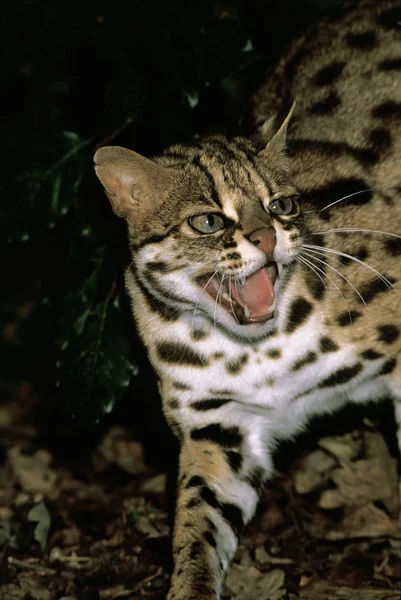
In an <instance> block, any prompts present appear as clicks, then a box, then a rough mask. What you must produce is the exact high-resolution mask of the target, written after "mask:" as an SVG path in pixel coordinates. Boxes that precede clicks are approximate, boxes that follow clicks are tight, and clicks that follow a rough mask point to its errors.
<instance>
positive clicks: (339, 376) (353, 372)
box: [319, 363, 363, 388]
mask: <svg viewBox="0 0 401 600" xmlns="http://www.w3.org/2000/svg"><path fill="white" fill-rule="evenodd" d="M362 368H363V366H362V364H361V363H355V365H352V366H351V367H342V368H341V369H338V371H335V372H334V373H332V374H331V375H329V376H328V377H326V379H323V381H321V382H320V383H319V387H320V388H325V387H334V386H336V385H343V384H344V383H348V381H351V379H353V378H354V377H356V376H357V375H358V373H360V372H361V371H362Z"/></svg>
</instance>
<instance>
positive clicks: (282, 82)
mask: <svg viewBox="0 0 401 600" xmlns="http://www.w3.org/2000/svg"><path fill="white" fill-rule="evenodd" d="M293 100H296V102H297V109H296V118H295V120H294V123H293V126H292V127H291V128H290V132H289V137H290V139H291V138H293V139H313V140H318V141H322V142H329V143H332V144H336V143H337V144H348V145H349V146H350V147H352V148H356V149H360V153H359V156H358V157H357V158H359V160H360V161H361V162H364V163H365V165H366V166H367V167H373V166H374V163H375V162H377V161H378V160H379V159H380V157H381V154H383V152H385V151H386V150H387V149H388V148H389V147H390V146H394V144H396V145H397V140H399V138H400V137H401V2H400V0H388V1H382V0H380V1H377V0H366V1H361V2H358V3H355V2H351V3H348V4H347V5H346V6H345V8H344V9H342V10H341V13H340V12H339V14H337V15H335V16H333V17H332V18H327V19H326V21H325V23H324V24H323V26H322V24H320V25H319V26H318V27H312V28H311V29H310V30H309V31H308V32H307V33H306V34H305V36H304V37H303V38H301V39H300V40H298V41H297V42H295V43H294V45H293V47H292V48H291V50H290V52H289V53H288V54H287V55H286V56H285V57H284V58H283V59H282V60H281V61H280V63H279V64H278V66H277V68H276V69H275V71H274V72H273V73H271V74H270V76H269V77H268V79H267V81H266V84H265V85H264V86H263V87H262V89H261V90H260V91H259V93H258V94H257V95H256V97H255V101H254V118H255V121H262V120H263V119H265V118H266V116H267V115H270V114H272V113H280V111H282V110H283V107H285V106H288V105H289V104H290V103H291V102H292V101H293ZM398 143H399V142H398ZM355 156H356V154H355Z"/></svg>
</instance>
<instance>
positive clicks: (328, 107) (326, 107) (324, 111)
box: [309, 92, 341, 115]
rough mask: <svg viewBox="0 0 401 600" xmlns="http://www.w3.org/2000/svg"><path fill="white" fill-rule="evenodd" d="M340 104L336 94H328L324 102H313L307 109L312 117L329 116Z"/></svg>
mask: <svg viewBox="0 0 401 600" xmlns="http://www.w3.org/2000/svg"><path fill="white" fill-rule="evenodd" d="M340 104H341V98H340V96H339V95H338V94H337V92H330V93H329V94H328V95H327V96H326V98H324V100H320V101H319V102H315V103H314V104H312V106H311V107H310V109H309V112H310V113H312V114H313V115H330V114H332V113H333V112H334V111H335V110H336V108H338V107H339V106H340Z"/></svg>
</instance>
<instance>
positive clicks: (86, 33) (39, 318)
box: [0, 0, 336, 427]
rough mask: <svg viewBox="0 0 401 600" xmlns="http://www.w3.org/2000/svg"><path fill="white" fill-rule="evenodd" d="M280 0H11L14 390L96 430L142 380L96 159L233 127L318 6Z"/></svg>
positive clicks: (0, 311) (5, 361)
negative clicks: (105, 150)
mask: <svg viewBox="0 0 401 600" xmlns="http://www.w3.org/2000/svg"><path fill="white" fill-rule="evenodd" d="M335 3H336V2H335V1H334V0H330V1H329V2H328V0H324V2H323V0H322V2H321V4H322V5H324V7H325V8H326V5H329V4H330V5H332V4H335ZM281 4H283V6H282V8H281V11H277V2H275V1H274V0H252V1H251V2H246V3H245V2H244V3H243V4H241V3H240V0H202V2H188V1H187V0H165V1H163V2H162V1H160V2H158V1H156V2H155V1H153V2H152V1H149V0H134V1H133V2H130V3H127V2H125V1H124V0H115V2H113V3H112V4H110V3H109V2H106V0H99V2H96V3H82V2H78V1H77V0H69V2H68V3H67V2H66V1H64V2H61V3H57V4H55V3H52V2H50V0H42V2H41V3H35V2H34V1H33V0H24V1H23V0H17V1H16V2H15V1H11V0H7V1H6V3H5V11H6V17H7V18H8V24H9V26H8V27H7V26H6V27H4V32H3V42H4V46H5V47H6V48H8V57H7V60H6V61H5V62H4V65H3V69H4V73H3V74H4V78H3V79H5V81H6V82H7V86H8V89H9V90H11V92H12V93H11V94H10V95H9V96H8V106H7V115H8V118H7V124H6V125H5V127H4V131H3V136H4V138H5V139H4V140H3V147H7V149H8V151H7V156H6V157H5V158H4V159H3V166H4V167H5V170H4V172H5V174H6V176H7V177H6V178H4V180H3V181H2V184H1V187H2V190H1V191H2V203H1V207H0V243H1V244H2V254H3V256H6V257H7V260H6V261H5V263H6V264H5V266H4V268H3V290H5V291H6V292H7V293H3V294H2V298H1V300H0V323H1V326H2V330H3V335H2V338H1V340H0V363H1V376H2V380H3V389H4V390H7V389H8V388H9V386H13V385H15V383H16V382H18V381H31V382H34V383H35V384H36V386H38V387H39V388H41V389H42V390H43V389H45V390H46V392H47V394H48V395H50V396H52V397H54V398H55V399H56V400H57V403H59V404H61V405H63V406H67V409H68V413H69V414H70V415H71V416H72V417H73V418H74V419H75V421H76V422H77V423H79V424H80V425H81V426H83V427H91V426H93V425H94V424H95V423H97V422H99V421H100V419H101V418H102V416H103V415H104V414H105V413H107V412H109V411H110V410H111V409H112V408H113V406H114V405H115V404H116V403H117V402H118V400H119V399H120V398H121V396H122V395H123V393H124V391H125V390H126V389H127V388H128V386H129V384H130V382H131V381H132V378H133V377H135V376H136V375H137V374H138V373H139V371H140V369H139V366H138V363H140V354H141V349H140V346H139V345H138V343H137V341H136V339H135V337H134V335H133V334H132V333H130V332H132V330H133V327H132V323H131V319H130V316H129V311H128V309H127V302H126V299H125V296H124V288H123V282H122V276H121V273H122V270H123V269H122V267H123V265H124V264H127V261H128V255H127V249H126V244H125V231H124V228H123V227H122V224H121V222H119V221H118V220H117V219H116V217H114V216H113V215H112V213H111V211H110V208H109V207H108V204H107V201H106V199H105V196H104V195H103V192H102V190H101V189H100V185H99V184H98V183H97V181H95V178H94V175H93V169H92V156H93V153H94V151H95V149H96V148H98V147H99V146H101V145H104V144H106V143H107V144H109V143H111V144H120V145H125V146H128V147H133V148H135V150H137V151H139V152H142V153H145V154H152V153H155V152H157V151H159V150H160V149H161V148H162V147H164V146H166V145H167V144H171V143H173V142H176V141H179V140H187V139H190V138H191V137H192V136H194V135H198V134H202V133H204V132H205V131H212V130H214V129H219V130H220V131H225V132H230V131H231V130H233V129H235V126H236V123H237V121H238V118H239V116H240V113H241V110H242V107H243V102H244V99H245V98H246V97H247V96H248V95H249V94H250V92H251V91H252V89H253V88H254V87H255V85H256V84H257V83H258V81H259V80H260V77H261V74H262V73H263V71H264V69H265V68H266V66H267V65H268V62H269V61H268V60H266V58H265V59H264V60H261V55H263V54H265V55H269V54H271V56H272V57H275V56H276V55H277V53H278V46H279V45H280V46H283V45H284V43H285V41H288V39H289V38H290V37H291V36H292V35H293V33H294V30H295V28H296V27H295V24H297V23H298V24H299V23H300V22H301V23H302V24H305V23H306V22H307V21H308V19H309V20H311V19H312V18H313V17H314V16H315V15H316V14H317V12H319V2H318V0H314V1H313V2H312V1H310V2H306V3H305V7H306V9H304V8H302V10H301V9H300V8H299V7H297V3H296V2H295V1H292V2H291V1H290V0H288V2H287V4H288V5H289V6H291V7H292V16H290V17H289V15H288V13H287V10H286V7H285V4H286V3H285V2H284V3H281ZM298 4H299V3H298ZM262 9H263V10H262ZM270 9H271V12H269V10H270ZM260 14H263V15H264V17H263V18H262V19H261V20H260V23H259V15H260ZM266 15H267V16H266ZM284 23H285V24H286V26H284ZM280 27H281V29H280ZM262 28H264V31H265V32H266V33H265V34H263V35H264V36H265V37H263V35H262V33H261V32H262ZM278 30H280V31H281V32H282V34H281V35H280V44H278V42H274V44H273V45H271V44H270V41H269V40H271V39H273V40H275V39H276V38H277V31H278ZM269 31H270V32H273V31H274V32H275V35H272V36H269ZM250 37H251V38H252V39H250ZM263 40H264V41H263ZM255 44H256V45H257V47H258V53H259V54H257V53H256V51H255V50H254V46H255ZM269 44H270V45H269ZM135 389H137V386H135V385H133V390H134V392H135Z"/></svg>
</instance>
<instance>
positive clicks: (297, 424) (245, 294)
mask: <svg viewBox="0 0 401 600" xmlns="http://www.w3.org/2000/svg"><path fill="white" fill-rule="evenodd" d="M293 101H295V103H296V104H295V105H292V102H293ZM291 105H292V108H291V111H290V112H289V113H288V107H289V106H291ZM253 120H254V123H255V127H256V129H255V131H254V132H253V134H252V135H251V136H250V137H244V136H238V137H233V138H227V137H225V136H219V135H212V136H207V137H204V138H201V139H196V140H195V141H193V142H190V143H187V144H182V145H174V146H173V147H170V148H169V149H167V150H166V151H165V152H164V153H162V154H161V155H160V156H157V157H155V158H152V159H148V158H145V157H143V156H141V155H139V154H137V153H135V152H132V151H130V150H128V149H124V148H120V147H117V146H116V147H104V148H101V149H99V150H98V151H97V153H96V155H95V164H96V172H97V175H98V177H99V179H100V181H101V183H102V184H103V186H104V188H105V191H106V194H107V196H108V198H109V200H110V202H111V204H112V207H113V209H114V211H115V212H116V213H117V214H118V215H120V216H123V217H124V218H125V220H126V223H127V226H128V235H129V243H130V248H131V252H132V264H131V265H130V266H129V268H128V270H127V272H126V285H127V290H128V293H129V296H130V299H131V302H132V311H133V315H134V318H135V322H136V325H137V328H138V330H139V332H140V335H141V337H142V339H143V341H144V343H145V345H146V348H147V351H148V354H149V357H150V360H151V362H152V364H153V367H154V369H155V371H156V374H157V377H158V381H159V389H160V394H161V397H162V400H163V410H164V413H165V416H166V418H167V421H168V423H169V424H170V426H171V428H172V430H173V432H174V433H175V434H176V436H177V437H178V438H179V441H180V459H179V463H180V465H179V478H178V484H177V508H176V517H175V527H174V535H173V553H174V571H173V575H172V579H171V586H170V591H169V593H168V600H184V599H185V600H191V599H192V600H212V599H213V600H215V599H217V598H220V595H221V590H222V585H223V583H224V576H225V573H226V571H227V568H228V566H229V563H230V560H231V559H232V557H233V555H234V553H235V550H236V547H237V543H238V536H239V535H240V534H241V532H242V530H243V529H244V526H245V525H246V524H247V523H248V522H249V520H250V519H251V517H252V515H253V514H254V511H255V508H256V506H257V502H258V498H259V496H260V493H261V490H262V488H263V484H264V482H266V481H267V480H270V479H271V478H272V477H273V475H274V467H273V462H272V451H273V449H275V447H276V446H277V445H278V444H279V443H280V441H281V440H284V439H288V438H290V437H292V436H294V435H295V434H297V433H298V432H300V431H301V430H303V429H305V428H306V427H307V426H308V422H309V420H310V418H311V417H312V416H315V415H321V414H323V413H331V412H333V411H335V410H337V409H339V408H340V407H342V406H344V405H345V404H346V403H349V402H352V403H358V404H363V403H366V401H367V400H369V401H372V400H377V401H379V400H380V399H382V398H385V397H386V398H388V397H391V398H392V399H393V400H394V406H395V416H396V421H397V424H398V425H397V426H398V439H399V442H400V443H401V435H400V429H399V428H400V422H401V358H399V357H398V355H399V353H400V349H401V313H400V309H399V303H400V295H399V289H400V288H399V279H400V277H401V236H400V233H401V232H400V223H401V3H400V1H399V0H398V1H397V2H395V1H381V2H377V0H373V1H371V0H368V1H366V0H365V1H364V0H362V1H361V2H359V3H357V4H355V3H351V4H348V5H346V6H345V8H344V9H343V11H342V14H341V16H338V15H337V16H336V17H331V18H327V19H326V20H324V21H323V22H322V23H321V24H320V25H319V26H317V27H315V28H314V29H313V31H310V32H308V33H307V34H306V35H305V36H304V37H303V38H302V39H301V40H298V41H296V42H295V43H294V45H293V46H292V47H291V49H290V51H289V53H288V55H287V56H285V57H284V58H282V59H281V60H280V62H279V63H278V65H277V68H276V69H275V71H274V72H272V73H271V74H270V76H269V77H268V79H267V81H266V83H265V85H264V86H263V88H262V89H261V90H260V91H259V92H258V93H257V94H256V96H255V98H254V103H253Z"/></svg>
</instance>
